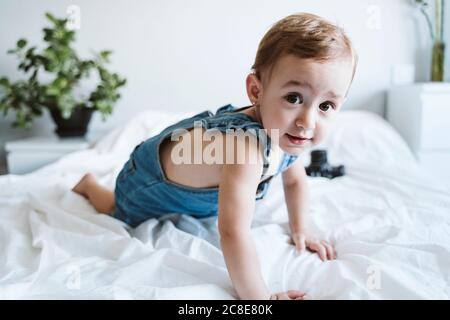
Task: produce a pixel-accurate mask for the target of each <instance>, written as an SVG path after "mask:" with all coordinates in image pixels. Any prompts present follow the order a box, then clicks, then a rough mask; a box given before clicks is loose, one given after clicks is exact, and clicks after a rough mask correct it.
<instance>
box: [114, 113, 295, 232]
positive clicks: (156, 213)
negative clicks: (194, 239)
mask: <svg viewBox="0 0 450 320" xmlns="http://www.w3.org/2000/svg"><path fill="white" fill-rule="evenodd" d="M246 108H249V107H243V108H239V109H236V108H235V107H234V106H232V105H231V104H228V105H225V106H223V107H220V108H219V109H217V111H216V114H213V113H212V112H211V111H209V110H206V111H203V112H201V113H198V114H196V115H194V116H192V117H190V118H186V119H183V120H181V121H179V122H177V123H175V124H173V125H171V126H169V127H167V128H165V129H164V130H163V131H161V133H159V134H158V135H156V136H153V137H151V138H149V139H147V140H146V141H143V142H141V143H140V144H139V145H138V146H136V147H135V149H134V150H133V152H132V153H131V155H130V159H129V160H128V161H127V162H126V163H125V165H124V166H123V168H122V170H121V171H120V173H119V175H118V176H117V179H116V186H115V190H114V192H115V209H114V212H113V215H112V216H113V217H115V218H117V219H119V220H122V221H124V222H125V223H127V224H128V225H130V226H131V227H136V226H137V225H139V224H140V223H142V222H144V221H146V220H148V219H151V218H158V217H161V216H162V215H165V214H169V213H178V214H188V215H190V216H193V217H195V218H204V217H210V216H215V215H217V210H218V193H219V188H218V187H211V188H195V187H189V186H185V185H180V184H177V183H175V182H172V181H169V180H168V179H167V178H166V177H165V174H164V171H163V169H162V167H161V162H160V154H159V146H160V144H161V142H162V141H163V140H164V139H165V138H170V136H171V134H172V132H173V131H174V130H176V129H186V130H188V129H191V128H193V127H194V121H201V124H202V127H203V128H204V129H205V130H207V129H213V128H216V129H218V130H220V131H222V132H225V131H226V130H227V129H242V130H244V131H245V130H246V129H250V128H252V129H254V130H260V129H263V127H262V125H261V124H260V123H258V122H256V121H255V120H254V119H253V118H252V117H250V116H249V115H247V114H244V113H238V112H237V111H241V110H243V109H246ZM262 132H263V133H264V137H265V139H263V140H264V141H263V146H264V157H263V158H264V166H263V174H262V175H264V174H265V172H266V171H267V168H268V163H267V159H268V156H269V154H270V137H269V136H267V135H266V134H265V131H264V130H262ZM258 141H259V142H260V140H259V138H258ZM296 159H297V156H294V155H290V154H287V153H284V154H283V158H282V161H281V163H280V166H279V167H278V170H277V172H276V173H275V174H274V175H272V176H271V177H270V178H268V179H266V180H264V181H263V182H261V183H260V184H259V185H258V188H257V192H256V195H255V199H256V200H260V199H262V198H264V196H265V194H266V193H267V189H268V186H269V183H270V180H271V179H272V178H273V177H274V176H276V175H277V174H278V173H281V172H283V171H284V170H286V169H287V168H288V167H289V166H290V165H291V164H292V163H293V162H294V161H295V160H296Z"/></svg>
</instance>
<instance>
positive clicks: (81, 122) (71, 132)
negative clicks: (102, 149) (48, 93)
mask: <svg viewBox="0 0 450 320" xmlns="http://www.w3.org/2000/svg"><path fill="white" fill-rule="evenodd" d="M49 110H50V114H51V116H52V118H53V121H54V122H55V124H56V129H55V133H56V134H57V135H58V136H60V137H84V136H85V135H86V132H87V128H88V125H89V121H90V120H91V117H92V113H93V112H94V110H93V109H89V108H77V109H75V110H74V111H73V112H72V115H71V116H70V118H68V119H64V118H63V117H62V115H61V112H60V111H59V110H58V109H54V108H50V109H49Z"/></svg>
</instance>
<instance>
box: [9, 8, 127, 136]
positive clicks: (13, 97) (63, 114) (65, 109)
mask: <svg viewBox="0 0 450 320" xmlns="http://www.w3.org/2000/svg"><path fill="white" fill-rule="evenodd" d="M46 17H47V19H48V20H49V21H50V22H51V24H52V26H51V27H49V28H44V29H43V32H44V37H43V40H44V42H45V43H46V47H45V48H44V49H42V50H38V49H37V47H35V46H31V47H28V46H27V41H26V40H25V39H20V40H18V41H17V44H16V48H15V49H12V50H9V51H8V53H9V54H15V55H16V56H17V58H18V59H19V65H18V69H19V70H21V71H22V72H23V73H24V74H25V75H26V79H24V80H19V81H16V82H11V81H10V80H9V79H8V78H6V77H2V78H0V111H3V115H7V113H8V111H9V110H11V111H14V112H15V114H16V119H15V121H14V122H13V124H12V125H13V126H14V127H19V128H30V127H31V125H32V122H33V119H34V118H35V117H36V116H40V115H42V113H43V110H44V109H45V108H46V109H48V111H49V112H50V114H51V116H52V118H53V120H54V121H55V123H56V126H57V128H56V130H55V131H56V133H57V134H58V135H59V136H61V137H68V136H84V135H85V134H86V131H87V126H88V123H89V121H90V119H91V116H92V113H93V112H94V111H99V112H100V113H101V115H102V120H103V121H104V120H105V119H106V118H107V116H108V115H110V114H111V113H112V110H113V107H114V104H115V103H116V101H117V100H118V99H119V98H120V94H119V93H118V89H119V88H120V87H122V86H124V85H125V83H126V79H124V78H121V77H120V76H119V75H118V74H117V73H113V72H110V71H109V70H108V69H107V68H106V64H108V63H109V56H110V54H111V51H100V53H99V54H96V56H95V57H94V58H93V59H91V60H82V59H80V57H79V56H78V55H77V53H76V51H75V50H74V49H73V47H72V44H73V42H74V40H75V31H73V30H70V29H69V28H68V26H67V22H68V19H58V18H55V17H54V16H53V15H51V14H50V13H46ZM91 71H95V72H96V73H97V74H98V81H99V82H98V84H97V86H96V88H95V89H93V90H92V91H91V92H88V93H86V92H85V93H84V95H82V94H77V91H78V92H79V91H82V88H81V85H82V81H83V80H85V81H86V80H87V79H88V78H89V77H90V76H91ZM41 78H47V81H45V82H44V81H43V80H42V79H41ZM1 89H3V90H1ZM1 91H3V94H2V92H1Z"/></svg>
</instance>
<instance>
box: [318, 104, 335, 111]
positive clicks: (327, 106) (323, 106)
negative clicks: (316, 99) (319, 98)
mask: <svg viewBox="0 0 450 320" xmlns="http://www.w3.org/2000/svg"><path fill="white" fill-rule="evenodd" d="M330 108H331V109H335V107H334V104H332V103H331V102H324V103H321V104H320V105H319V109H320V110H322V111H324V112H329V111H330Z"/></svg>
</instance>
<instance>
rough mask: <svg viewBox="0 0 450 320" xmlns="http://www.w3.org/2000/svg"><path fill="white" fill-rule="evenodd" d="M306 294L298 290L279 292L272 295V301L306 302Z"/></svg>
mask: <svg viewBox="0 0 450 320" xmlns="http://www.w3.org/2000/svg"><path fill="white" fill-rule="evenodd" d="M306 298H307V297H306V293H303V292H300V291H298V290H289V291H287V292H278V293H274V294H271V295H270V300H305V299H306Z"/></svg>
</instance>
